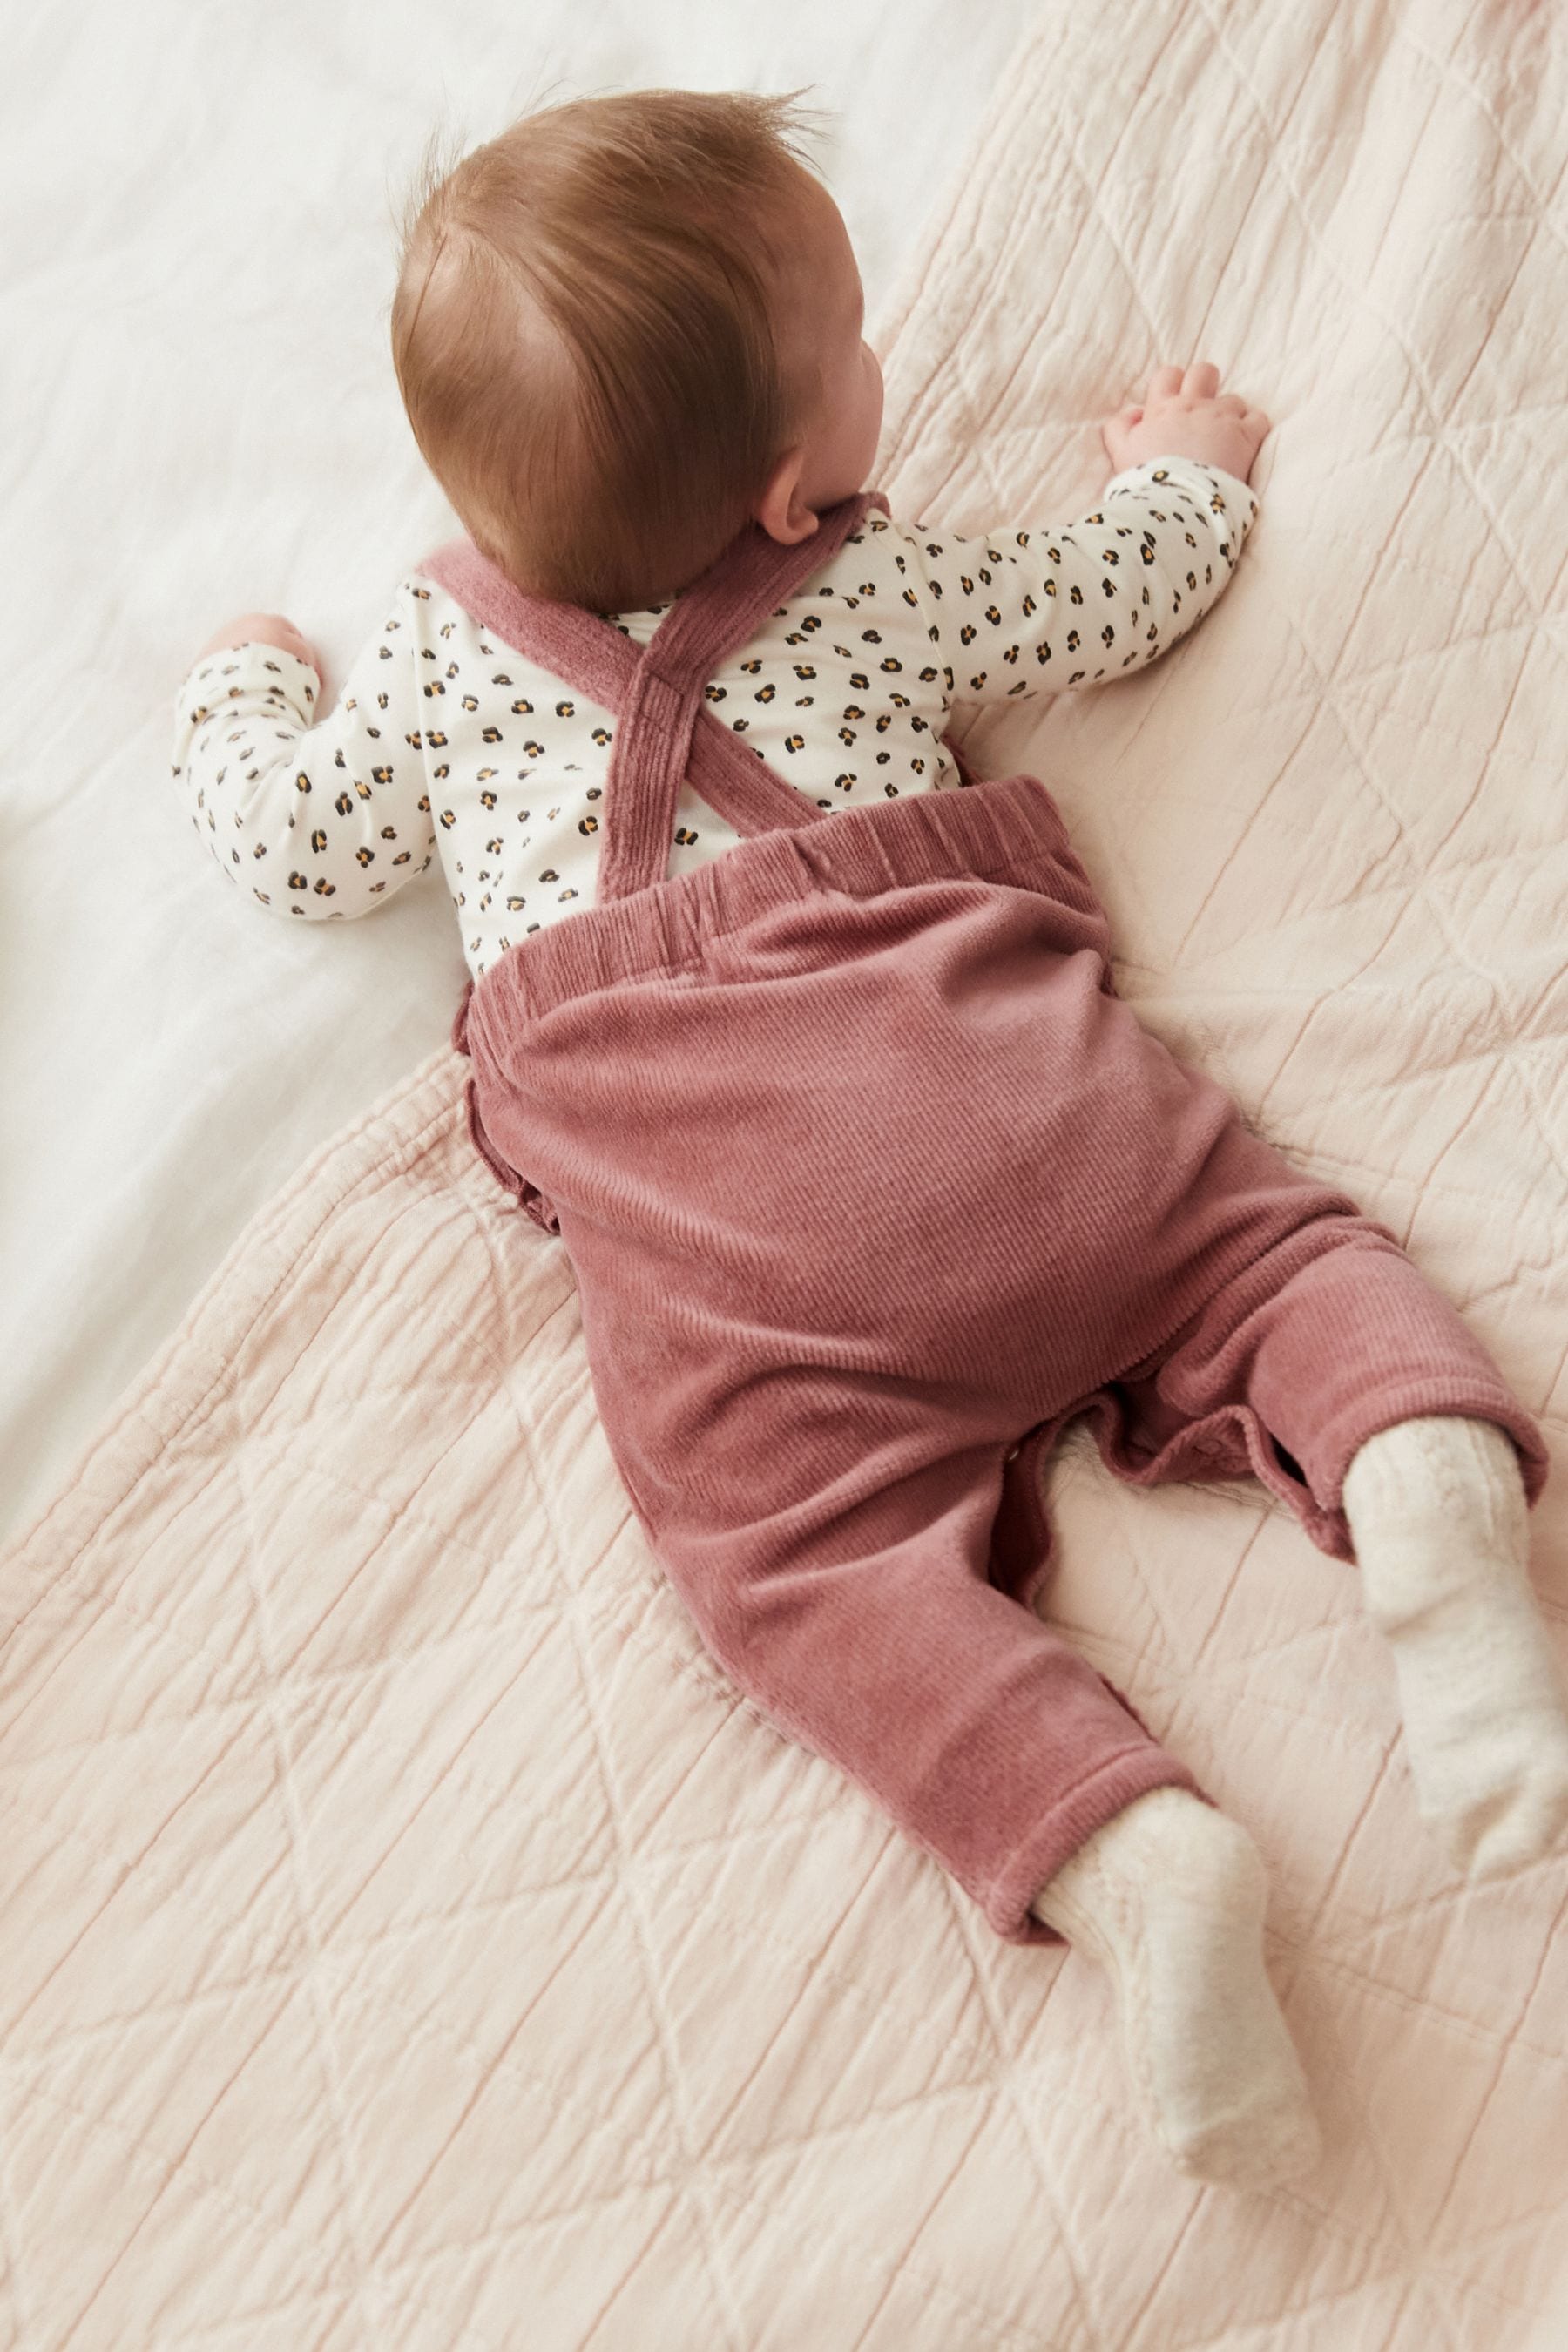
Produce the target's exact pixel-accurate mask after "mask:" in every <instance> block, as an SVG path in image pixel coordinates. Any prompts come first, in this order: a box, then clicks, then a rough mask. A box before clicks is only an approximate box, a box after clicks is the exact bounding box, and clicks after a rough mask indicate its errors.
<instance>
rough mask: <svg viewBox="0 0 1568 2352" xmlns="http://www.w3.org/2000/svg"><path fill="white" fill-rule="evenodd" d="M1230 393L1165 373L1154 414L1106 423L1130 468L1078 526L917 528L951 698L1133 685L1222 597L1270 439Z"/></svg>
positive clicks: (1207, 379)
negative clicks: (1130, 678)
mask: <svg viewBox="0 0 1568 2352" xmlns="http://www.w3.org/2000/svg"><path fill="white" fill-rule="evenodd" d="M1218 383H1219V375H1218V371H1217V370H1216V369H1215V368H1213V367H1212V366H1208V365H1206V364H1199V365H1198V366H1195V367H1192V368H1189V369H1188V370H1187V371H1186V373H1185V376H1184V375H1183V372H1182V371H1181V369H1179V368H1175V367H1166V368H1161V369H1159V370H1157V371H1156V373H1155V374H1154V376H1153V378H1152V382H1151V383H1150V386H1149V393H1148V396H1147V401H1146V404H1144V405H1143V406H1142V407H1138V408H1128V409H1123V410H1122V411H1121V413H1120V415H1117V416H1115V417H1111V418H1108V419H1107V420H1106V423H1105V425H1103V427H1102V428H1101V429H1102V436H1103V438H1104V441H1105V445H1106V447H1107V449H1108V451H1109V452H1110V456H1111V458H1112V461H1113V463H1116V464H1117V465H1118V466H1119V467H1120V468H1121V470H1119V471H1118V472H1117V473H1116V474H1115V475H1114V476H1113V477H1112V478H1111V480H1110V482H1109V483H1108V484H1107V485H1106V488H1104V490H1102V491H1101V493H1100V499H1099V501H1098V503H1097V504H1096V506H1095V507H1094V508H1093V509H1092V510H1091V511H1090V512H1089V513H1088V514H1086V515H1084V516H1082V517H1080V518H1079V520H1076V521H1073V522H1069V523H1068V524H1066V525H1061V526H1049V525H1047V526H1044V527H1041V528H1037V529H1035V528H1032V529H1030V530H1007V531H991V532H987V533H985V534H984V535H981V536H973V535H969V534H962V535H960V534H955V533H953V532H952V531H945V530H942V531H933V532H927V531H923V530H921V529H919V528H918V527H915V528H912V529H907V530H905V531H904V533H903V536H904V538H905V540H906V541H907V542H908V549H909V562H910V569H911V571H912V572H916V574H917V576H916V577H915V578H914V580H913V582H912V586H913V588H914V590H915V592H916V593H919V592H920V591H921V588H922V587H923V589H924V591H925V593H924V595H923V596H922V597H921V603H922V604H924V606H925V609H926V614H927V617H928V621H929V623H930V626H931V641H932V644H933V646H937V647H938V648H940V655H941V658H942V663H943V665H944V668H945V671H946V674H947V686H948V692H949V694H950V696H951V697H952V698H953V699H955V700H958V701H966V702H983V703H984V702H1000V701H1005V700H1007V699H1008V698H1011V697H1014V696H1020V695H1025V694H1027V693H1029V692H1031V691H1032V690H1037V689H1039V688H1045V689H1046V690H1047V691H1048V692H1054V691H1057V690H1058V689H1059V688H1064V687H1074V686H1081V685H1091V686H1092V685H1095V684H1098V683H1099V682H1100V681H1101V680H1103V679H1106V678H1111V677H1121V675H1122V673H1123V672H1124V671H1126V670H1129V669H1134V668H1140V667H1146V666H1147V665H1148V664H1149V663H1150V662H1152V661H1156V660H1158V658H1159V656H1161V654H1163V653H1166V652H1168V651H1169V650H1170V648H1171V646H1173V645H1175V644H1176V643H1177V641H1178V640H1179V639H1180V638H1182V637H1184V635H1186V633H1187V631H1188V630H1189V629H1190V628H1192V627H1193V626H1194V624H1195V623H1196V622H1198V621H1200V620H1201V619H1202V618H1203V616H1204V614H1205V613H1206V612H1208V611H1209V610H1210V609H1211V608H1212V606H1213V605H1215V604H1216V603H1217V602H1218V600H1219V598H1220V597H1221V596H1222V595H1223V594H1224V593H1225V590H1226V586H1227V585H1228V584H1229V582H1230V577H1231V574H1232V572H1234V571H1235V569H1236V565H1237V562H1238V560H1239V558H1240V555H1241V551H1242V548H1243V546H1244V545H1245V544H1246V541H1247V533H1248V532H1249V531H1250V530H1251V529H1252V525H1253V522H1254V520H1256V518H1257V514H1258V500H1257V499H1256V498H1255V497H1254V495H1253V493H1252V492H1251V490H1249V489H1248V488H1247V473H1248V472H1249V471H1250V469H1251V467H1252V463H1253V459H1254V458H1255V457H1256V456H1257V453H1258V446H1259V444H1260V443H1261V441H1262V440H1263V437H1264V436H1265V435H1266V434H1267V432H1268V419H1267V417H1265V416H1263V415H1260V413H1259V412H1258V410H1256V409H1251V408H1248V407H1247V404H1246V403H1245V402H1243V401H1242V400H1240V399H1239V398H1238V397H1237V395H1236V394H1227V395H1226V397H1225V398H1224V399H1223V400H1222V399H1216V398H1215V396H1214V394H1215V391H1216V390H1217V387H1218ZM911 601H912V600H911Z"/></svg>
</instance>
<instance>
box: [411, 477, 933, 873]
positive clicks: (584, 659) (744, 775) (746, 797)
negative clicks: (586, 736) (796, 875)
mask: <svg viewBox="0 0 1568 2352" xmlns="http://www.w3.org/2000/svg"><path fill="white" fill-rule="evenodd" d="M872 506H877V507H879V508H880V509H881V510H882V511H883V513H884V514H885V513H886V512H887V510H888V502H887V500H886V499H884V498H883V497H882V495H881V493H880V492H879V491H862V492H861V493H860V494H859V495H858V497H856V498H853V499H844V500H842V501H841V503H840V504H839V505H837V506H836V507H830V508H829V509H827V511H826V514H824V515H823V516H822V518H821V520H820V522H819V524H818V527H817V529H816V531H815V532H814V533H813V534H812V536H811V537H810V538H809V539H805V540H801V541H798V542H797V543H796V544H795V546H793V547H781V546H780V545H779V543H778V541H776V540H773V539H771V538H770V537H769V536H768V534H767V533H766V531H764V530H761V529H760V528H759V527H758V526H757V525H756V524H755V523H752V524H749V525H748V526H747V528H746V530H743V531H742V533H741V534H740V535H739V537H738V538H736V539H735V540H733V541H731V544H730V546H729V547H728V548H726V549H725V551H724V552H723V553H722V554H721V556H720V557H719V558H718V560H717V561H716V562H714V563H712V564H710V566H709V568H708V570H707V571H706V572H703V573H702V575H701V577H700V579H698V580H696V581H694V582H693V583H692V585H691V586H690V587H689V588H688V589H686V590H684V591H683V593H681V594H680V595H679V597H677V599H676V601H675V603H674V604H673V605H672V606H671V608H670V610H669V611H668V613H667V614H666V615H665V617H664V619H663V620H662V621H661V622H660V623H659V625H658V629H657V630H656V631H655V633H654V635H653V638H652V640H651V641H650V643H649V644H648V645H647V646H637V645H634V644H633V642H632V641H631V639H630V638H629V637H627V636H626V634H625V633H624V631H622V630H620V629H618V628H616V626H615V625H614V624H613V623H612V622H610V621H606V620H604V619H602V618H601V617H600V616H599V615H598V614H595V613H590V612H588V611H586V610H585V609H584V607H583V606H582V605H580V604H561V603H557V602H555V601H553V600H552V599H551V598H548V597H542V596H530V595H527V594H525V593H523V591H522V590H521V589H519V588H516V587H514V586H513V584H512V583H511V582H510V580H509V579H508V577H507V575H506V573H505V572H502V571H501V570H500V567H499V565H497V564H494V563H491V562H489V559H488V558H487V557H485V556H482V555H481V554H480V553H479V550H478V549H477V548H476V547H475V546H474V545H473V544H472V542H471V541H468V540H467V539H458V540H452V541H448V542H447V545H446V546H445V547H442V548H439V549H437V551H436V552H435V554H433V555H431V556H429V557H427V558H426V561H425V562H422V563H420V564H419V565H418V566H417V567H416V568H417V569H418V571H419V572H422V573H423V574H424V575H425V577H426V578H427V579H430V580H434V581H435V582H436V583H437V585H438V586H440V587H442V588H445V589H446V590H447V593H448V594H449V595H450V596H452V597H453V598H454V599H455V600H456V602H457V603H458V604H461V605H462V607H463V609H464V611H465V612H467V613H468V614H471V615H472V617H473V618H474V619H475V620H476V621H478V622H479V625H480V626H481V627H483V628H485V629H488V630H489V632H490V633H491V635H495V636H498V637H500V639H501V640H502V641H503V643H505V644H507V645H509V646H511V647H512V648H513V649H514V651H516V652H518V653H521V654H522V655H524V656H526V657H527V658H528V659H529V660H530V661H532V662H536V663H538V665H539V667H541V668H542V669H545V670H549V671H550V672H551V673H552V676H554V677H559V678H562V679H563V680H564V681H565V683H566V684H567V685H569V686H574V687H575V688H577V689H578V690H579V692H580V693H583V694H585V695H588V696H589V697H590V698H592V699H593V700H594V701H595V702H596V703H598V704H599V705H600V707H601V708H602V709H605V710H609V711H611V712H613V713H614V715H615V717H616V721H617V726H616V740H615V745H614V748H613V750H612V751H611V755H610V767H609V773H608V775H607V777H606V779H605V807H604V815H603V818H602V820H601V822H602V824H603V827H604V833H605V839H604V840H603V842H602V843H601V845H600V851H601V855H600V862H599V883H598V898H599V900H600V901H601V902H603V901H605V900H606V899H609V898H627V897H629V896H630V895H631V894H632V892H634V891H636V890H641V889H644V888H646V887H647V885H648V884H649V883H652V882H657V881H658V880H660V879H661V878H662V877H663V875H664V871H665V867H666V865H667V863H668V856H669V844H670V838H671V835H672V834H673V832H674V828H675V809H676V802H677V798H678V796H679V791H680V786H681V782H682V781H683V779H684V778H685V777H686V776H688V775H689V776H690V779H691V783H692V788H693V790H694V791H695V792H697V793H699V794H700V797H701V798H702V799H703V800H704V801H706V802H707V803H708V805H709V807H710V808H711V809H713V810H714V811H715V812H716V814H718V815H720V816H721V817H722V818H724V820H725V821H726V823H728V824H731V825H733V827H734V829H735V831H736V832H737V833H739V834H742V835H745V834H753V833H770V832H773V831H776V830H778V829H779V828H781V827H793V826H798V825H802V824H813V823H815V822H816V820H817V819H818V818H820V817H821V816H822V815H823V814H825V812H824V811H823V810H821V809H819V808H817V807H816V806H815V805H814V804H813V803H812V802H810V801H809V800H807V799H806V797H805V793H801V792H799V791H797V789H796V788H795V785H793V784H791V783H788V782H786V781H785V780H784V777H783V776H781V775H780V774H779V773H778V772H777V770H776V769H774V768H772V767H770V766H769V765H768V763H767V761H765V760H764V759H763V757H762V755H761V754H760V753H759V752H757V751H754V750H753V749H752V747H751V746H750V745H749V744H748V743H746V741H745V740H744V739H743V738H742V736H740V735H738V734H737V733H736V732H735V731H734V730H733V729H732V728H730V727H727V726H725V725H724V723H723V721H722V720H721V719H717V718H716V717H715V716H714V714H713V712H712V711H711V710H710V709H708V707H707V705H706V704H705V702H704V700H703V688H704V687H705V686H706V685H707V683H708V681H709V679H710V677H712V674H713V672H714V670H715V669H716V668H717V667H719V665H720V664H721V662H722V661H723V659H724V657H725V656H726V655H727V654H731V653H732V652H733V651H734V650H735V648H736V647H737V646H743V645H745V644H746V643H747V642H748V641H749V640H750V639H751V638H752V637H753V636H754V635H756V633H757V628H758V625H759V624H760V623H761V622H762V621H763V620H765V619H766V618H767V616H768V614H770V613H773V612H774V611H776V610H777V608H778V606H779V604H780V603H781V602H782V601H783V599H784V598H785V597H787V596H788V595H789V594H790V593H791V592H792V591H793V590H794V589H795V588H797V587H798V586H799V585H800V583H801V582H802V581H803V580H808V579H809V578H810V577H811V575H812V573H813V572H819V571H821V569H822V568H823V566H824V564H826V563H828V562H831V561H832V559H833V557H834V556H835V555H837V552H838V551H839V549H840V548H841V547H842V546H843V544H844V542H845V541H846V540H847V538H848V537H849V535H850V533H851V531H853V530H857V529H858V526H859V524H860V523H861V521H862V520H864V517H865V515H866V512H867V509H868V508H869V507H872Z"/></svg>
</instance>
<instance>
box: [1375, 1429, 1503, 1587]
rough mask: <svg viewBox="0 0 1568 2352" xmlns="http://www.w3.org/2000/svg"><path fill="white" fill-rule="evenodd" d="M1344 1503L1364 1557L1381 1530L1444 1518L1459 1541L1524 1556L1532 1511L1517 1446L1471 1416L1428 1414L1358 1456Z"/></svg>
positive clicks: (1384, 1434)
mask: <svg viewBox="0 0 1568 2352" xmlns="http://www.w3.org/2000/svg"><path fill="white" fill-rule="evenodd" d="M1341 1499H1342V1503H1343V1506H1344V1513H1345V1517H1346V1518H1347V1519H1348V1521H1349V1522H1350V1528H1351V1534H1352V1538H1353V1539H1354V1540H1355V1542H1356V1546H1357V1549H1358V1552H1359V1550H1360V1548H1361V1541H1362V1538H1363V1536H1365V1535H1366V1534H1368V1533H1369V1532H1372V1531H1373V1530H1375V1529H1376V1528H1378V1527H1380V1526H1381V1525H1384V1524H1387V1523H1390V1522H1392V1523H1393V1524H1394V1525H1396V1526H1399V1527H1403V1528H1408V1527H1409V1526H1410V1525H1411V1524H1412V1522H1413V1521H1415V1520H1428V1521H1430V1520H1431V1519H1433V1518H1437V1519H1440V1520H1441V1521H1442V1522H1443V1524H1444V1525H1445V1526H1447V1527H1449V1528H1452V1530H1453V1532H1454V1534H1455V1535H1456V1537H1459V1538H1462V1539H1468V1540H1469V1541H1472V1542H1474V1541H1477V1540H1480V1541H1483V1542H1486V1543H1488V1544H1489V1545H1490V1546H1494V1547H1497V1548H1500V1549H1507V1550H1509V1551H1510V1552H1515V1553H1518V1552H1520V1551H1521V1537H1522V1536H1523V1534H1524V1530H1525V1527H1526V1522H1527V1517H1528V1511H1529V1505H1528V1502H1527V1500H1526V1496H1525V1486H1524V1474H1523V1471H1522V1469H1521V1464H1520V1457H1519V1451H1518V1448H1517V1447H1516V1445H1515V1444H1514V1442H1513V1439H1512V1438H1511V1437H1510V1434H1509V1433H1508V1431H1507V1430H1506V1429H1504V1428H1502V1427H1501V1426H1500V1423H1497V1422H1495V1421H1480V1420H1477V1419H1475V1418H1473V1417H1471V1416H1470V1415H1468V1414H1454V1413H1428V1414H1421V1415H1418V1416H1417V1417H1415V1419H1413V1420H1410V1421H1399V1422H1395V1423H1394V1424H1393V1426H1392V1427H1391V1428H1388V1429H1382V1430H1379V1431H1378V1433H1377V1434H1376V1435H1375V1436H1374V1437H1369V1438H1368V1439H1367V1440H1366V1443H1365V1444H1363V1446H1361V1447H1360V1449H1359V1450H1358V1451H1357V1453H1356V1454H1354V1455H1353V1456H1352V1460H1351V1464H1350V1467H1349V1468H1348V1469H1347V1470H1346V1472H1345V1475H1344V1483H1343V1487H1342V1497H1341Z"/></svg>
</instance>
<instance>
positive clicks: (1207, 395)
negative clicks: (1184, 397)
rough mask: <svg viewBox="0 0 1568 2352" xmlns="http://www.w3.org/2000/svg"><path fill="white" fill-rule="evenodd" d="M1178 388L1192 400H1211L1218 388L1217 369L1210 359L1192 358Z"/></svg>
mask: <svg viewBox="0 0 1568 2352" xmlns="http://www.w3.org/2000/svg"><path fill="white" fill-rule="evenodd" d="M1180 388H1181V390H1182V391H1183V392H1184V393H1186V394H1188V395H1189V396H1190V397H1191V398H1192V399H1194V400H1212V399H1213V398H1214V396H1215V393H1216V392H1217V391H1218V390H1219V370H1218V368H1216V367H1215V364H1214V362H1213V361H1212V360H1194V362H1193V364H1192V366H1191V367H1190V368H1189V369H1188V370H1187V373H1186V374H1185V376H1184V378H1183V380H1182V383H1181V387H1180Z"/></svg>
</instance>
